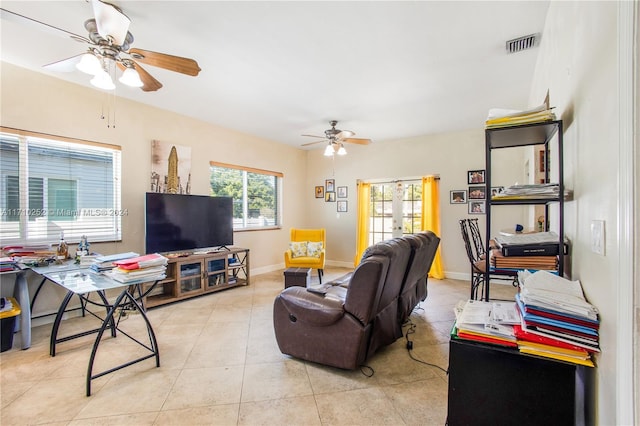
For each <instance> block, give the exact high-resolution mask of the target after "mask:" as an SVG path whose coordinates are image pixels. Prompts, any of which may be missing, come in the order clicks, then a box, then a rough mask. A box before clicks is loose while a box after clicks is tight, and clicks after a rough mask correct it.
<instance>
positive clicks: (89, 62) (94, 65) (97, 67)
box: [76, 52, 103, 75]
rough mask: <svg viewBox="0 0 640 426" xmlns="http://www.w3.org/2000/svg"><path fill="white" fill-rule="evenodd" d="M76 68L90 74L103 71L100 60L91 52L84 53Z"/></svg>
mask: <svg viewBox="0 0 640 426" xmlns="http://www.w3.org/2000/svg"><path fill="white" fill-rule="evenodd" d="M76 68H77V69H78V70H80V71H82V72H83V73H86V74H89V75H96V74H98V73H99V72H100V71H103V70H102V65H101V64H100V60H99V59H98V58H97V57H96V56H95V55H94V54H93V53H91V52H87V53H85V54H84V55H82V58H81V59H80V62H78V63H77V64H76Z"/></svg>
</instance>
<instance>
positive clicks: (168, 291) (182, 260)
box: [143, 247, 250, 308]
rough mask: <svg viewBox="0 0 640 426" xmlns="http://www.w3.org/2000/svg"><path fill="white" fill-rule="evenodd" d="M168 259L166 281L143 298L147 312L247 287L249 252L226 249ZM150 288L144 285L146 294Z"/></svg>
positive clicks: (231, 248)
mask: <svg viewBox="0 0 640 426" xmlns="http://www.w3.org/2000/svg"><path fill="white" fill-rule="evenodd" d="M166 256H167V257H168V258H169V263H168V264H167V278H165V279H164V280H162V281H160V282H158V283H157V285H156V287H155V288H154V289H153V290H152V291H151V292H150V293H149V294H148V295H147V296H146V297H145V298H144V299H145V300H144V304H145V306H146V307H148V308H152V307H154V306H160V305H165V304H167V303H172V302H177V301H179V300H184V299H188V298H190V297H196V296H201V295H203V294H209V293H214V292H216V291H221V290H226V289H229V288H233V287H238V286H242V285H249V275H250V274H249V249H246V248H236V247H229V248H224V249H220V250H213V251H207V252H203V253H194V254H190V255H187V256H185V255H184V254H180V256H175V257H172V256H171V255H170V254H169V255H166ZM150 286H151V284H145V288H144V289H143V291H146V290H147V289H148V288H149V287H150Z"/></svg>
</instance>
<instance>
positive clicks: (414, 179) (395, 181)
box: [356, 175, 440, 183]
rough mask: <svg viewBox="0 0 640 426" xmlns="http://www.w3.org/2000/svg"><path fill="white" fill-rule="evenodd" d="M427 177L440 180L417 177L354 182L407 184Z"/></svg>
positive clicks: (435, 176) (438, 176) (437, 176)
mask: <svg viewBox="0 0 640 426" xmlns="http://www.w3.org/2000/svg"><path fill="white" fill-rule="evenodd" d="M428 176H433V177H434V178H435V179H436V180H440V175H427V176H418V177H410V178H403V179H388V178H386V179H385V178H383V179H358V180H356V182H366V183H398V182H409V181H416V180H422V178H423V177H428Z"/></svg>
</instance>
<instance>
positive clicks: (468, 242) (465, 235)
mask: <svg viewBox="0 0 640 426" xmlns="http://www.w3.org/2000/svg"><path fill="white" fill-rule="evenodd" d="M459 223H460V233H461V234H462V240H463V241H464V247H465V249H466V251H467V257H468V258H469V264H470V265H471V295H470V298H471V299H474V300H478V289H480V296H481V297H480V299H482V295H483V294H484V293H485V290H484V286H485V276H486V270H487V269H486V268H487V261H486V259H487V249H486V246H485V244H484V242H483V241H482V234H481V233H480V227H479V226H478V219H477V218H475V219H460V221H459ZM489 279H490V280H505V281H510V282H511V283H512V285H514V286H517V283H518V273H517V272H516V271H505V270H496V271H491V273H490V276H489Z"/></svg>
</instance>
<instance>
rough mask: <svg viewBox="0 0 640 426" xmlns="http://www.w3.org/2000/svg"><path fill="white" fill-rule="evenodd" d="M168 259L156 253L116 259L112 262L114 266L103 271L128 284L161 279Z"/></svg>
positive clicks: (164, 275)
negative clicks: (109, 269)
mask: <svg viewBox="0 0 640 426" xmlns="http://www.w3.org/2000/svg"><path fill="white" fill-rule="evenodd" d="M168 261H169V259H167V258H166V257H164V256H162V255H160V254H157V253H155V254H147V255H145V256H137V257H131V258H127V259H123V260H117V261H115V262H113V264H114V265H115V268H113V269H112V270H111V271H108V272H105V275H107V276H108V277H110V278H112V279H114V280H116V281H119V282H123V283H130V284H135V283H141V282H149V281H156V280H162V279H164V278H166V269H167V263H168Z"/></svg>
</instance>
